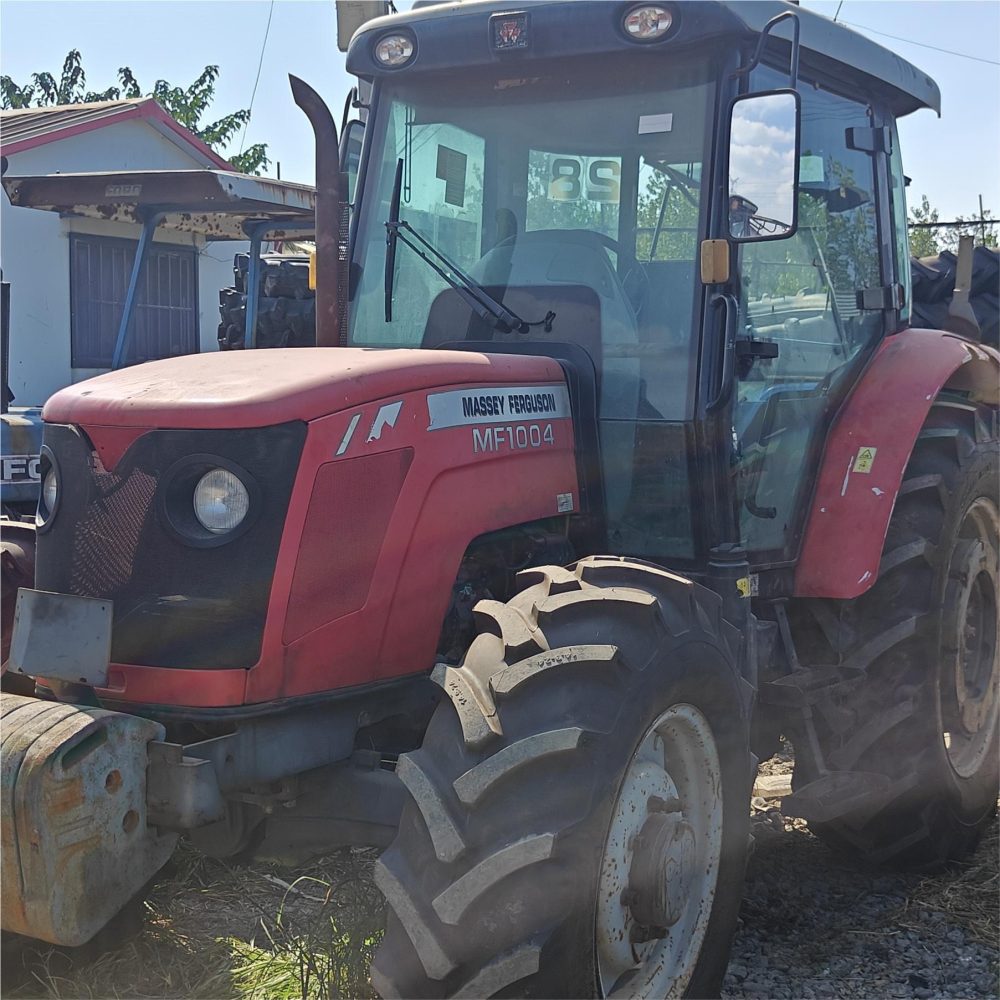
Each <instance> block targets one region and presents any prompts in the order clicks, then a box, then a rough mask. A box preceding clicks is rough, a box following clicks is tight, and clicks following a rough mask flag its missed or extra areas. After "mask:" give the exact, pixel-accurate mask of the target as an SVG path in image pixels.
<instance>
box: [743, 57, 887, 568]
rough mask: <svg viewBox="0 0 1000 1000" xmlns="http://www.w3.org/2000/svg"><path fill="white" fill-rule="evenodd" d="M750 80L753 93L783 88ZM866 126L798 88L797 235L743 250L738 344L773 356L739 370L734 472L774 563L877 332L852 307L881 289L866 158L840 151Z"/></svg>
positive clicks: (876, 325) (761, 545) (849, 107)
mask: <svg viewBox="0 0 1000 1000" xmlns="http://www.w3.org/2000/svg"><path fill="white" fill-rule="evenodd" d="M754 77H755V80H754V85H755V88H757V89H762V90H763V89H766V88H768V87H775V86H779V85H780V82H781V77H780V75H779V74H776V73H774V72H773V71H772V70H768V69H760V70H757V71H755V73H754ZM870 125H871V117H870V109H869V108H868V107H867V106H866V105H864V104H860V103H857V102H854V101H850V100H847V99H846V98H843V97H840V96H838V95H835V94H832V93H829V92H827V91H823V90H818V89H814V88H812V87H804V88H803V92H802V132H801V147H800V162H799V206H798V209H799V226H798V230H797V232H796V234H795V235H794V236H792V237H791V238H789V239H785V240H779V241H775V242H769V243H757V244H750V245H747V246H744V247H743V248H742V250H741V256H740V288H741V295H740V332H741V335H742V336H745V337H748V338H751V339H754V340H761V341H767V342H770V343H773V344H776V345H777V347H778V356H777V357H776V358H765V357H761V356H755V355H753V354H750V355H746V356H744V360H743V361H742V362H741V366H740V369H739V372H738V374H739V389H738V402H737V406H736V418H735V436H736V459H735V464H736V469H735V475H736V477H737V494H738V499H739V503H740V520H741V527H742V534H743V538H744V543H745V544H746V546H747V548H748V549H749V550H750V551H752V552H754V553H758V554H761V553H766V554H768V556H769V557H770V558H773V559H781V558H788V557H790V556H791V555H793V554H794V549H795V547H796V545H797V539H798V532H799V531H800V529H801V522H802V519H803V514H804V509H803V508H804V504H805V498H806V497H807V496H808V495H809V491H810V488H811V483H812V477H813V475H814V474H815V471H816V468H817V454H816V452H817V448H816V447H815V445H816V443H817V441H818V438H819V436H820V435H821V434H822V433H823V430H824V428H825V424H826V419H827V415H828V413H829V412H830V409H831V407H832V405H833V404H834V402H835V401H836V400H837V399H839V397H840V394H841V393H840V389H841V382H843V381H845V380H848V376H849V374H850V373H851V372H853V370H854V366H853V365H852V361H854V360H855V359H857V358H859V357H861V356H862V355H863V354H864V353H865V352H866V351H867V349H868V348H869V347H870V346H871V345H872V344H873V343H874V341H875V340H876V339H877V338H878V337H879V336H880V335H881V334H882V332H883V326H884V321H883V315H882V313H881V312H880V311H862V310H861V309H859V307H858V301H857V300H858V293H859V292H860V291H861V290H862V289H865V288H877V287H879V286H880V285H881V283H882V282H881V277H880V268H879V242H878V227H877V213H876V205H875V158H874V157H873V156H872V155H871V154H869V153H865V152H861V151H858V150H853V149H850V148H848V144H847V129H849V128H851V127H861V128H865V127H869V126H870ZM765 558H768V557H765Z"/></svg>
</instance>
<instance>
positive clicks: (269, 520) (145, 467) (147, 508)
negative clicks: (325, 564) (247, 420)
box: [36, 423, 305, 669]
mask: <svg viewBox="0 0 1000 1000" xmlns="http://www.w3.org/2000/svg"><path fill="white" fill-rule="evenodd" d="M304 439H305V425H304V424H302V423H291V424H283V425H281V426H278V427H267V428H263V429H255V430H197V431H150V432H148V433H146V434H143V435H142V436H141V437H140V438H138V439H137V440H136V441H135V442H134V443H133V444H132V446H131V447H130V448H129V449H128V451H127V452H126V453H125V455H124V457H123V458H122V459H121V461H120V462H119V463H118V464H117V466H116V467H115V469H114V471H113V472H109V471H107V470H106V469H105V468H104V467H103V466H102V464H101V462H100V459H99V457H98V456H97V454H96V452H95V451H94V450H93V449H92V447H91V444H90V442H89V441H88V440H87V438H86V437H85V436H84V435H83V434H82V433H81V432H80V431H79V430H77V429H76V428H74V427H68V426H62V425H57V424H48V425H46V428H45V444H46V445H47V446H48V448H49V449H50V451H51V452H52V454H53V455H54V456H55V460H56V462H57V464H58V468H59V483H60V489H59V502H58V507H57V510H56V514H55V516H54V517H53V518H52V521H51V525H50V526H49V528H48V530H46V531H43V532H42V533H41V534H40V535H39V538H38V555H37V566H36V579H37V583H36V586H37V587H38V588H39V589H41V590H51V591H57V592H62V593H70V594H79V595H81V596H84V597H102V598H106V599H110V600H112V601H113V602H114V630H113V634H112V651H111V655H112V660H113V661H114V662H117V663H135V664H142V665H147V666H165V667H186V668H189V669H218V668H223V667H250V666H252V665H253V664H254V663H255V662H256V661H257V659H258V658H259V656H260V643H261V636H262V633H263V628H264V618H265V615H266V612H267V600H268V597H269V596H270V591H271V580H272V577H273V575H274V566H275V561H276V559H277V552H278V544H279V542H280V540H281V532H282V528H283V527H284V521H285V513H286V510H287V507H288V499H289V496H290V495H291V489H292V484H293V481H294V477H295V471H296V469H297V467H298V460H299V455H300V453H301V450H302V443H303V441H304ZM191 456H198V458H197V461H198V462H199V463H203V464H204V466H205V467H206V469H207V468H210V467H212V464H213V462H212V459H213V458H217V459H220V460H222V462H230V463H235V465H236V466H237V467H238V468H240V469H242V470H244V471H245V472H246V473H248V474H249V476H250V477H251V479H252V480H253V481H255V482H256V483H257V484H258V486H259V487H260V488H259V490H257V491H256V496H255V500H254V509H252V511H251V515H250V518H251V521H252V523H250V527H249V528H248V529H247V530H246V531H245V532H244V533H243V534H242V535H240V536H239V537H237V538H234V540H232V541H230V542H228V543H227V544H224V545H220V546H215V547H207V546H199V545H198V544H196V543H195V544H192V543H191V542H190V541H186V540H185V538H184V537H183V536H182V535H179V534H178V532H177V531H176V530H175V529H173V528H171V527H170V525H169V524H168V521H169V520H172V518H168V516H167V515H168V512H169V511H170V510H171V506H170V505H171V504H174V505H176V504H186V503H190V490H189V491H188V492H187V493H185V492H184V490H180V491H179V494H180V495H179V496H178V495H176V494H177V493H178V491H177V490H172V488H171V484H172V483H175V482H176V480H177V475H176V473H175V472H174V471H173V470H174V469H175V468H176V463H178V462H179V461H181V460H185V459H189V458H190V457H191ZM168 471H169V475H166V474H167V473H168Z"/></svg>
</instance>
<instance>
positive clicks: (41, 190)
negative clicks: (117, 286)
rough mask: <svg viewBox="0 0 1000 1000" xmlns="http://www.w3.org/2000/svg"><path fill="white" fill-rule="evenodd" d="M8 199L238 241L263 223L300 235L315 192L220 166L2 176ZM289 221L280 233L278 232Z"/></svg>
mask: <svg viewBox="0 0 1000 1000" xmlns="http://www.w3.org/2000/svg"><path fill="white" fill-rule="evenodd" d="M3 186H4V189H5V190H6V192H7V196H8V198H10V201H11V204H12V205H16V206H19V207H24V208H38V209H42V210H45V211H49V212H58V213H59V214H60V215H66V216H79V217H82V218H86V219H101V220H104V221H108V222H128V223H134V224H136V225H144V224H145V223H146V222H147V220H149V219H151V218H152V217H153V216H157V217H158V221H157V224H158V226H159V227H160V228H162V229H169V230H174V231H176V232H182V233H195V234H197V235H199V236H203V237H204V238H205V239H207V240H245V239H247V238H248V234H249V232H250V231H251V230H252V229H254V228H260V226H259V224H262V223H267V222H270V223H272V225H271V226H268V227H267V228H268V239H282V238H283V237H285V236H288V235H294V237H295V238H297V239H303V238H305V239H308V238H309V236H310V228H309V224H310V223H312V222H313V220H314V218H315V212H316V189H315V188H313V187H310V186H309V185H308V184H291V183H289V182H287V181H275V180H270V179H268V178H265V177H251V176H249V175H247V174H237V173H232V172H230V171H225V170H136V171H108V172H101V173H87V174H42V175H38V176H32V177H27V176H26V177H4V178H3ZM285 223H287V224H288V225H289V230H288V232H284V231H283V230H282V229H281V226H282V225H283V224H285Z"/></svg>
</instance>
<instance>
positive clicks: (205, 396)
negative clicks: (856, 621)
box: [42, 347, 563, 429]
mask: <svg viewBox="0 0 1000 1000" xmlns="http://www.w3.org/2000/svg"><path fill="white" fill-rule="evenodd" d="M562 379H563V374H562V369H561V368H560V366H559V363H558V362H556V361H553V360H552V359H550V358H537V357H525V356H523V355H514V354H473V353H471V352H466V351H431V350H382V349H372V348H358V347H332V348H331V347H319V348H316V347H314V348H294V349H286V350H256V351H226V352H222V353H218V354H192V355H187V356H185V357H181V358H168V359H167V360H165V361H150V362H148V363H146V364H143V365H136V366H135V367H133V368H125V369H123V370H122V371H117V372H110V373H109V374H107V375H99V376H97V378H92V379H89V380H88V381H86V382H80V383H77V384H76V385H72V386H69V387H68V388H66V389H62V390H60V391H59V392H57V393H56V394H55V395H54V396H53V397H52V398H51V399H50V400H49V401H48V402H47V403H46V404H45V409H44V411H43V413H42V416H43V417H44V419H45V420H47V421H49V422H50V423H59V424H89V425H95V426H96V425H101V426H105V427H137V428H138V427H141V428H149V429H152V428H158V427H164V428H199V427H267V426H269V425H271V424H281V423H285V422H286V421H289V420H313V419H315V418H317V417H322V416H325V415H326V414H328V413H335V412H337V411H338V410H346V409H349V408H350V407H353V406H359V405H361V404H364V403H370V402H373V401H374V400H377V399H383V398H385V397H387V396H398V395H402V394H403V393H405V392H412V391H415V390H419V389H433V388H436V387H438V386H449V385H491V384H503V383H510V382H520V383H524V382H527V383H532V382H561V381H562Z"/></svg>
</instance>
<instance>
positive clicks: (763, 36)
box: [733, 10, 799, 90]
mask: <svg viewBox="0 0 1000 1000" xmlns="http://www.w3.org/2000/svg"><path fill="white" fill-rule="evenodd" d="M789 17H790V18H791V19H792V55H791V59H790V60H789V68H788V76H789V78H790V80H791V89H792V90H795V89H796V87H798V85H799V15H798V14H796V13H795V11H793V10H786V11H782V12H781V13H780V14H777V15H776V16H774V17H772V18H771V20H770V21H768V22H767V24H765V25H764V30H763V31H762V32H761V33H760V37H759V38H758V39H757V48H756V49H755V50H754V54H753V58H752V59H751V60H750V62H749V63H747V65H746V66H741V67H740V68H739V69H738V70H736V72H735V73H733V76H734V77H739V76H748V75H749V74H750V72H751V71H752V70H754V69H756V68H757V66H758V65H759V64H760V60H761V56H763V55H764V45H765V44H766V42H767V36H768V35H769V34H770V33H771V29H772V28H774V27H776V26H777V25H778V24H780V23H781V22H782V21H784V20H785V19H786V18H789Z"/></svg>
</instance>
